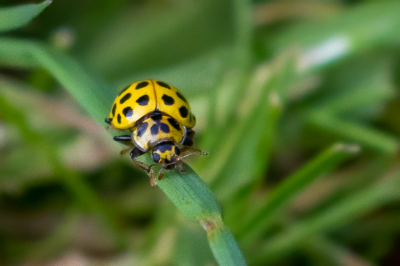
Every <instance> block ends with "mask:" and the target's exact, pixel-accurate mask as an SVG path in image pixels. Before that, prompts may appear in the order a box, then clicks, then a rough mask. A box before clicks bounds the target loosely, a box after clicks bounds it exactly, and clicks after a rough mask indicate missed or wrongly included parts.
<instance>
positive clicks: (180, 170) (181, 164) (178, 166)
mask: <svg viewBox="0 0 400 266" xmlns="http://www.w3.org/2000/svg"><path fill="white" fill-rule="evenodd" d="M176 167H177V168H178V171H179V173H186V170H185V168H184V167H183V163H178V164H176Z"/></svg>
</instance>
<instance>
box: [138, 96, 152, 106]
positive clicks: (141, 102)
mask: <svg viewBox="0 0 400 266" xmlns="http://www.w3.org/2000/svg"><path fill="white" fill-rule="evenodd" d="M136 102H137V103H138V104H139V105H141V106H146V105H147V104H148V103H149V95H143V96H141V97H140V98H139V99H137V100H136Z"/></svg>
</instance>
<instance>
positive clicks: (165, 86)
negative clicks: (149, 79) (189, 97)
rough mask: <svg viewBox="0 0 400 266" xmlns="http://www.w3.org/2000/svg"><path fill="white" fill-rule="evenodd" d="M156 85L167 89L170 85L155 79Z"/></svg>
mask: <svg viewBox="0 0 400 266" xmlns="http://www.w3.org/2000/svg"><path fill="white" fill-rule="evenodd" d="M156 82H157V84H158V85H160V86H161V87H164V88H167V89H171V87H170V86H169V85H168V84H167V83H164V82H162V81H156Z"/></svg>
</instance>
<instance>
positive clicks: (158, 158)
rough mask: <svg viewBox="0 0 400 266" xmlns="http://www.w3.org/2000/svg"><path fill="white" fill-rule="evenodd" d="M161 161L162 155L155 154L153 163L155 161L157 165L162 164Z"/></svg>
mask: <svg viewBox="0 0 400 266" xmlns="http://www.w3.org/2000/svg"><path fill="white" fill-rule="evenodd" d="M160 160H161V156H160V154H158V153H153V161H154V162H155V163H158V162H160Z"/></svg>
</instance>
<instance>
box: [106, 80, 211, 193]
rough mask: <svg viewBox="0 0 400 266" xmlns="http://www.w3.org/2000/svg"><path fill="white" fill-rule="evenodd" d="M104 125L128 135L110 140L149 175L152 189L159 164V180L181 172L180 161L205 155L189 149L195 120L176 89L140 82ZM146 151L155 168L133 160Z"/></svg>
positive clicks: (116, 103) (120, 98) (116, 105)
mask: <svg viewBox="0 0 400 266" xmlns="http://www.w3.org/2000/svg"><path fill="white" fill-rule="evenodd" d="M105 121H106V123H108V124H109V125H110V126H111V127H112V128H113V129H116V130H125V129H129V130H130V131H131V132H132V133H131V134H130V135H123V136H116V137H114V140H115V141H118V142H120V143H123V144H125V145H127V146H128V147H129V148H128V149H127V150H125V151H129V150H130V156H131V158H132V160H133V163H134V164H135V165H137V166H139V167H141V168H142V169H144V170H145V171H146V172H147V173H148V174H149V175H150V180H151V185H152V186H155V185H156V178H155V176H154V172H153V169H152V167H153V166H154V165H156V164H161V166H162V168H161V170H160V171H159V173H158V175H157V177H158V179H161V178H162V177H163V175H164V174H163V172H164V170H170V169H174V168H175V167H177V168H178V170H179V171H180V172H183V171H184V170H183V161H182V159H183V158H185V157H188V156H190V155H194V154H198V155H208V154H207V153H206V152H202V151H200V150H198V149H195V148H193V137H194V133H195V132H194V131H193V129H192V128H193V127H194V125H195V124H196V118H195V116H194V115H193V114H192V113H191V111H190V106H189V103H188V101H187V100H186V98H185V97H184V96H183V95H182V93H181V92H180V91H179V90H178V89H177V88H175V87H173V86H171V85H169V84H167V83H164V82H162V81H157V80H144V81H139V82H136V83H134V84H132V85H130V86H128V87H126V88H125V89H124V90H123V91H122V92H121V93H120V94H119V95H118V96H117V98H116V99H115V101H114V104H113V106H112V109H111V113H110V116H109V117H108V118H106V119H105ZM148 151H152V158H153V161H154V162H155V164H152V165H150V166H148V165H146V164H144V163H142V162H139V161H137V160H136V159H135V158H137V157H139V156H140V155H142V154H144V153H146V152H148ZM123 152H124V151H123Z"/></svg>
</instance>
